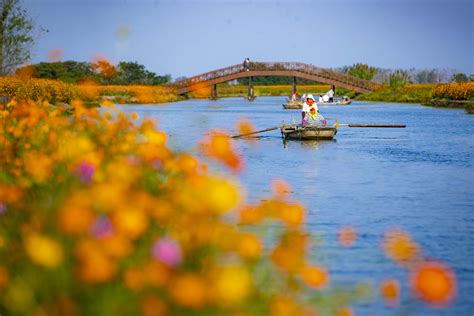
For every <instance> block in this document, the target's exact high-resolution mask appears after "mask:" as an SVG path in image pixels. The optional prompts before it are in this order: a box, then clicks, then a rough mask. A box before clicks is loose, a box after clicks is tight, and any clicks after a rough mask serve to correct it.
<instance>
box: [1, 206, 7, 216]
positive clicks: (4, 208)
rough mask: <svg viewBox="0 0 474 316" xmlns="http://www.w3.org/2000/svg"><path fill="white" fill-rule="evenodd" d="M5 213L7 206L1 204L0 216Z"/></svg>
mask: <svg viewBox="0 0 474 316" xmlns="http://www.w3.org/2000/svg"><path fill="white" fill-rule="evenodd" d="M6 211H7V206H6V205H5V204H3V203H0V215H1V214H3V213H5V212H6Z"/></svg>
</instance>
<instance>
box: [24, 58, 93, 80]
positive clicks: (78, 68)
mask: <svg viewBox="0 0 474 316" xmlns="http://www.w3.org/2000/svg"><path fill="white" fill-rule="evenodd" d="M33 67H34V76H35V77H36V78H47V79H57V80H62V81H65V82H69V83H76V82H79V81H82V80H85V79H89V78H94V77H95V76H96V74H95V73H94V70H93V69H92V65H91V64H90V63H87V62H77V61H72V60H69V61H64V62H54V63H46V62H42V63H39V64H35V65H33Z"/></svg>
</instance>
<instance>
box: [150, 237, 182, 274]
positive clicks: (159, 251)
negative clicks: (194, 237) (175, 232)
mask: <svg viewBox="0 0 474 316" xmlns="http://www.w3.org/2000/svg"><path fill="white" fill-rule="evenodd" d="M151 253H152V256H153V258H154V259H156V260H158V261H161V262H163V263H164V264H166V265H168V266H170V267H174V266H176V265H178V264H179V263H180V262H181V259H182V254H181V248H180V247H179V244H178V243H177V242H176V241H175V240H173V239H170V238H164V239H160V240H157V241H156V242H155V243H154V244H153V246H152V248H151Z"/></svg>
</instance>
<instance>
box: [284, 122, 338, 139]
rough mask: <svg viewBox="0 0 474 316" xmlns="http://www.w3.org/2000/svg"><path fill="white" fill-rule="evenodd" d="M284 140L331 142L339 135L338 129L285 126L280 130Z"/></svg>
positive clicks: (332, 127) (332, 126)
mask: <svg viewBox="0 0 474 316" xmlns="http://www.w3.org/2000/svg"><path fill="white" fill-rule="evenodd" d="M280 130H281V136H282V137H283V139H284V140H331V139H333V138H334V136H335V135H336V134H337V127H336V126H334V125H331V126H312V125H310V126H306V127H302V126H301V125H300V124H293V125H284V126H282V127H281V128H280Z"/></svg>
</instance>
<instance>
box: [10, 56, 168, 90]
mask: <svg viewBox="0 0 474 316" xmlns="http://www.w3.org/2000/svg"><path fill="white" fill-rule="evenodd" d="M27 67H28V68H30V71H29V73H31V74H32V76H33V77H35V78H46V79H56V80H61V81H64V82H69V83H78V82H83V81H87V80H93V81H96V82H99V83H101V84H117V85H129V84H143V85H161V84H166V83H169V82H170V81H171V75H164V76H159V75H157V74H155V73H154V72H151V71H149V70H147V69H146V68H145V66H144V65H141V64H139V63H137V62H125V61H121V62H119V63H118V64H117V65H116V66H114V65H112V64H111V63H110V62H108V61H106V60H98V61H96V62H78V61H64V62H41V63H38V64H34V65H29V66H27ZM22 72H28V71H25V67H23V68H20V69H18V70H17V73H22Z"/></svg>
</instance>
